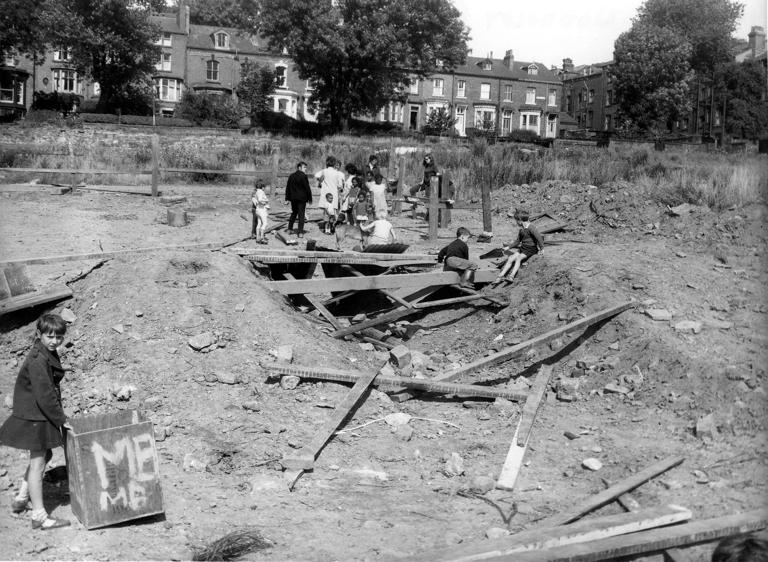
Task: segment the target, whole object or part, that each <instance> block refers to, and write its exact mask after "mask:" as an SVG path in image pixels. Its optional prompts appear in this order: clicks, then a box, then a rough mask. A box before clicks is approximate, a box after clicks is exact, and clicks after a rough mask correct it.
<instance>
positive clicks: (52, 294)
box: [0, 285, 72, 314]
mask: <svg viewBox="0 0 768 562" xmlns="http://www.w3.org/2000/svg"><path fill="white" fill-rule="evenodd" d="M71 296H72V289H70V288H69V287H67V286H66V285H62V286H61V287H53V288H50V289H46V290H44V291H35V292H34V293H26V294H24V295H19V296H18V297H11V298H9V299H5V300H3V301H0V314H7V313H9V312H14V311H16V310H21V309H22V308H31V307H33V306H37V305H39V304H44V303H47V302H52V301H58V300H61V299H68V298H69V297H71Z"/></svg>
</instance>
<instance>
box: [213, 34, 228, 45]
mask: <svg viewBox="0 0 768 562" xmlns="http://www.w3.org/2000/svg"><path fill="white" fill-rule="evenodd" d="M214 44H215V45H216V48H217V49H229V35H227V34H226V33H224V32H223V31H219V32H218V33H217V34H216V35H214Z"/></svg>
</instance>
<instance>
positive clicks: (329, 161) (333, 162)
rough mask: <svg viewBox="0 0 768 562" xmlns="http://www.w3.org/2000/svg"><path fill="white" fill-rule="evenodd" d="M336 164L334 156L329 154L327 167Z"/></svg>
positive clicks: (326, 160)
mask: <svg viewBox="0 0 768 562" xmlns="http://www.w3.org/2000/svg"><path fill="white" fill-rule="evenodd" d="M335 165H336V159H335V158H334V157H333V156H329V157H328V158H326V159H325V167H326V168H333V167H334V166H335Z"/></svg>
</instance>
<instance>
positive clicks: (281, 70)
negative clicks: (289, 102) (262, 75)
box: [275, 65, 288, 88]
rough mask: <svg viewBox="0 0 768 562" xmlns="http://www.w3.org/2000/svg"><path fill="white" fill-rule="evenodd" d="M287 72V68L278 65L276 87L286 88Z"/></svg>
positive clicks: (276, 68)
mask: <svg viewBox="0 0 768 562" xmlns="http://www.w3.org/2000/svg"><path fill="white" fill-rule="evenodd" d="M287 71H288V68H287V67H286V66H283V65H278V66H276V67H275V86H277V87H278V88H285V84H286V75H287Z"/></svg>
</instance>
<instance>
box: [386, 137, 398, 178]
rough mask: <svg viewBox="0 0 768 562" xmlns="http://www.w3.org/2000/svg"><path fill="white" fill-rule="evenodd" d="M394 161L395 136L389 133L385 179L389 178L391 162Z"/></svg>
mask: <svg viewBox="0 0 768 562" xmlns="http://www.w3.org/2000/svg"><path fill="white" fill-rule="evenodd" d="M394 162H395V137H393V136H392V135H390V137H389V153H388V154H387V177H386V178H384V179H385V180H389V178H390V176H391V175H392V164H394Z"/></svg>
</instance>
